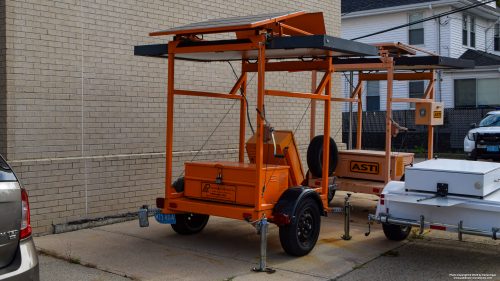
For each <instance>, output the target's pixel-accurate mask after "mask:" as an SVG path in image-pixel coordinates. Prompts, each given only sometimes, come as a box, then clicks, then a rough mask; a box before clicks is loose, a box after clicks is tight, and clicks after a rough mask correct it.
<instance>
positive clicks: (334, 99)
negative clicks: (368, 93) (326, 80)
mask: <svg viewBox="0 0 500 281" xmlns="http://www.w3.org/2000/svg"><path fill="white" fill-rule="evenodd" d="M330 100H331V101H342V102H361V100H360V99H354V98H353V99H350V98H331V99H330Z"/></svg>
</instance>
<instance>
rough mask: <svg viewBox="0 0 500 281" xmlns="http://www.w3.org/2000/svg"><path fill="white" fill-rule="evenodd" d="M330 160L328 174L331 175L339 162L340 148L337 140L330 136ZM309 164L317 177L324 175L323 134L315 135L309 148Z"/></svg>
mask: <svg viewBox="0 0 500 281" xmlns="http://www.w3.org/2000/svg"><path fill="white" fill-rule="evenodd" d="M329 156H330V161H329V164H328V176H331V175H332V174H333V172H335V168H337V163H338V162H339V150H338V148H337V144H336V143H335V141H334V140H333V139H332V138H330V155H329ZM307 166H309V170H310V171H311V173H312V174H313V176H315V177H317V178H322V177H323V136H322V135H320V136H315V137H314V138H313V139H312V141H311V143H310V144H309V147H308V148H307Z"/></svg>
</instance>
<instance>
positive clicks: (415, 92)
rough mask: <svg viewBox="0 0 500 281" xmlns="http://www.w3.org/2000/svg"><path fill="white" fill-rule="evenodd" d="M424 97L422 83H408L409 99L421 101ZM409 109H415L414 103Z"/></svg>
mask: <svg viewBox="0 0 500 281" xmlns="http://www.w3.org/2000/svg"><path fill="white" fill-rule="evenodd" d="M423 96H424V81H410V91H409V97H410V99H421V98H422V97H423ZM410 109H415V103H414V102H411V103H410Z"/></svg>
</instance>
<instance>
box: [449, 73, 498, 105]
mask: <svg viewBox="0 0 500 281" xmlns="http://www.w3.org/2000/svg"><path fill="white" fill-rule="evenodd" d="M499 86H500V79H498V78H493V79H457V80H455V107H476V106H499V105H500V91H499Z"/></svg>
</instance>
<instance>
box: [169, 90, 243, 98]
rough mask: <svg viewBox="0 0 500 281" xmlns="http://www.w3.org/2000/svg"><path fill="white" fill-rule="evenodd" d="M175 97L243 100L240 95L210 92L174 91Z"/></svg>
mask: <svg viewBox="0 0 500 281" xmlns="http://www.w3.org/2000/svg"><path fill="white" fill-rule="evenodd" d="M173 93H174V95H184V96H199V97H209V98H226V99H238V100H239V99H242V98H243V97H242V96H240V95H228V94H216V93H209V92H198V91H186V90H173Z"/></svg>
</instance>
